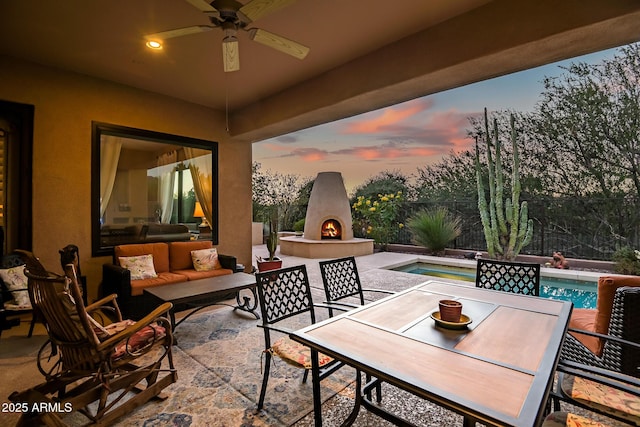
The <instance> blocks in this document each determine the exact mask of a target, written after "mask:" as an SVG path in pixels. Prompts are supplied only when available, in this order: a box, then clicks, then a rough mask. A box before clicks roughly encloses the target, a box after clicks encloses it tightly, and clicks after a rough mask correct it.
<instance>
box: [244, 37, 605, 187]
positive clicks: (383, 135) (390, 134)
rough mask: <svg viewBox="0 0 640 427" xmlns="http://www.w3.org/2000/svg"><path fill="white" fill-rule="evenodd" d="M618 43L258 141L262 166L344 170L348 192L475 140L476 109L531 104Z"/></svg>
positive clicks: (305, 171)
mask: <svg viewBox="0 0 640 427" xmlns="http://www.w3.org/2000/svg"><path fill="white" fill-rule="evenodd" d="M616 52H617V50H616V49H610V50H606V51H602V52H598V53H594V54H590V55H586V56H582V57H578V58H574V59H572V60H567V61H562V62H557V63H554V64H550V65H546V66H543V67H538V68H535V69H531V70H527V71H522V72H519V73H514V74H510V75H507V76H503V77H498V78H495V79H491V80H487V81H484V82H480V83H475V84H472V85H468V86H464V87H461V88H457V89H452V90H448V91H446V92H440V93H438V94H435V95H429V96H426V97H423V98H417V99H415V100H412V101H407V102H404V103H402V104H398V105H395V106H393V107H387V108H383V109H380V110H376V111H371V112H368V113H365V114H361V115H359V116H355V117H351V118H348V119H343V120H339V121H336V122H332V123H328V124H324V125H320V126H316V127H313V128H309V129H305V130H301V131H298V132H294V133H290V134H287V135H283V136H280V137H277V138H271V139H268V140H265V141H262V142H259V143H255V144H253V160H254V161H256V162H258V163H260V164H261V165H262V170H263V171H266V170H270V171H272V172H278V173H282V174H296V175H300V176H302V177H310V178H314V177H315V176H316V175H317V173H318V172H325V171H338V172H341V173H342V177H343V179H344V181H345V186H346V188H347V192H349V193H351V192H352V191H353V190H354V189H355V187H357V186H358V185H360V184H362V183H363V182H364V181H366V180H367V179H368V178H369V177H371V176H374V175H376V174H378V173H379V172H382V171H385V170H389V171H401V172H402V173H403V174H405V175H407V176H410V175H412V174H414V173H415V172H416V170H417V168H418V167H422V166H425V165H428V164H432V163H436V162H437V161H438V160H439V159H440V158H441V157H442V156H443V155H445V154H448V153H450V152H451V151H452V150H453V151H458V150H464V149H467V148H470V146H471V144H472V143H473V141H472V140H470V139H468V138H466V133H467V129H468V128H469V120H468V117H470V116H474V115H478V114H481V112H482V111H483V109H484V108H485V107H486V108H487V109H488V110H489V111H496V110H516V111H531V110H532V109H533V107H534V105H535V103H536V102H537V101H538V99H539V96H540V93H542V91H543V85H542V80H543V78H544V77H545V76H549V77H552V76H559V75H561V74H564V72H565V71H564V70H563V69H561V68H560V66H562V65H565V66H566V65H569V64H570V63H572V62H586V63H600V62H601V61H602V60H603V59H604V58H612V57H613V56H614V54H615V53H616Z"/></svg>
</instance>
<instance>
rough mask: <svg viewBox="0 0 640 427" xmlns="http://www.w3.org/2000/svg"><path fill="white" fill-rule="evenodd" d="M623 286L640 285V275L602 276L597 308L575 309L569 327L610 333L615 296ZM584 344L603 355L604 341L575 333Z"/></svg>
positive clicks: (599, 283)
mask: <svg viewBox="0 0 640 427" xmlns="http://www.w3.org/2000/svg"><path fill="white" fill-rule="evenodd" d="M623 286H633V287H635V286H640V277H638V276H602V277H600V278H599V279H598V299H597V300H596V308H595V310H593V309H574V310H573V313H572V314H571V319H570V320H569V327H570V328H575V329H582V330H587V331H591V332H597V333H599V334H608V333H609V322H610V321H611V311H612V309H613V297H614V296H615V294H616V289H618V288H621V287H623ZM573 335H574V336H575V337H576V339H578V340H579V341H580V342H581V343H582V344H584V345H585V347H587V348H588V349H589V350H591V352H593V353H594V354H595V355H597V356H601V355H602V351H603V350H604V341H603V340H601V339H599V338H595V337H589V336H586V335H580V334H573Z"/></svg>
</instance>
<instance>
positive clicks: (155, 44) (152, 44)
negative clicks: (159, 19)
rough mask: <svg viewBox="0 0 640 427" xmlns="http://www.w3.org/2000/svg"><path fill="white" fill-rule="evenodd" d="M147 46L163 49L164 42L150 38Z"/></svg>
mask: <svg viewBox="0 0 640 427" xmlns="http://www.w3.org/2000/svg"><path fill="white" fill-rule="evenodd" d="M147 47H148V48H150V49H162V43H160V42H159V41H157V40H149V41H148V42H147Z"/></svg>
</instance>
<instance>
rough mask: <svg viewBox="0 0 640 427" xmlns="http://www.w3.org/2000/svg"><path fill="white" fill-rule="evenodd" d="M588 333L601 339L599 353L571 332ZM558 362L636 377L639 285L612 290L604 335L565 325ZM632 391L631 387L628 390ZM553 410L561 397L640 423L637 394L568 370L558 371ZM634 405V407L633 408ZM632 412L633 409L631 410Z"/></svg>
mask: <svg viewBox="0 0 640 427" xmlns="http://www.w3.org/2000/svg"><path fill="white" fill-rule="evenodd" d="M577 333H579V334H580V335H588V336H591V337H594V338H596V339H598V340H600V341H602V342H603V345H602V353H601V354H597V353H593V352H592V351H591V349H589V348H588V347H587V346H586V345H585V344H583V342H582V341H581V340H579V339H578V338H577V337H576V336H575V334H577ZM560 364H561V365H565V366H569V367H571V366H574V365H575V364H579V365H585V366H588V367H590V369H592V370H593V371H594V372H595V373H596V374H602V375H605V376H606V375H609V374H608V373H609V372H612V373H616V374H620V375H619V376H618V377H619V378H618V379H619V380H620V378H622V380H621V381H623V382H629V381H631V380H629V378H633V379H635V381H636V387H637V384H638V379H639V378H640V287H621V288H618V289H616V291H615V296H614V300H613V308H612V311H611V320H610V322H609V331H608V334H600V333H597V332H593V331H585V330H577V329H572V328H569V333H567V335H566V337H565V341H564V344H563V346H562V351H561V355H560ZM632 391H633V390H632ZM553 397H554V409H555V410H557V409H558V408H559V400H565V401H568V402H570V403H571V404H574V405H576V406H580V407H583V408H586V409H589V410H590V411H593V412H597V413H601V414H604V415H607V416H609V417H612V418H615V419H617V420H619V421H622V422H626V423H629V424H632V425H637V426H640V414H639V413H638V409H637V408H640V397H638V389H637V388H636V390H635V395H634V393H630V392H629V390H625V389H623V390H619V389H617V388H616V387H615V386H612V385H611V384H602V383H600V382H599V381H598V379H597V378H596V379H594V378H587V379H584V378H581V376H580V375H577V374H575V375H574V373H572V372H571V371H568V372H562V370H561V371H560V372H559V374H558V381H557V386H556V389H555V391H554V393H553ZM634 408H635V409H634ZM634 411H635V412H634Z"/></svg>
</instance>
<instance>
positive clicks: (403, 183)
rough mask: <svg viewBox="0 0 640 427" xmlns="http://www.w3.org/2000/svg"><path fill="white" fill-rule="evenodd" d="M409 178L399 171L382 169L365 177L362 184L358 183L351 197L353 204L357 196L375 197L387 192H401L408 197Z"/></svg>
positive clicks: (409, 189)
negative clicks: (367, 177)
mask: <svg viewBox="0 0 640 427" xmlns="http://www.w3.org/2000/svg"><path fill="white" fill-rule="evenodd" d="M408 182H409V179H408V178H407V177H406V176H405V175H403V174H402V172H400V171H388V170H386V171H382V172H380V173H378V174H377V175H374V176H372V177H370V178H369V179H367V180H366V181H365V182H364V183H363V184H361V185H359V186H358V187H357V188H356V189H355V192H354V195H353V197H352V198H351V204H353V203H354V202H355V201H356V200H357V199H358V197H359V196H362V197H365V198H371V197H377V196H378V194H389V193H393V194H395V193H397V192H398V191H400V192H402V194H404V196H405V197H408V195H409V193H410V191H411V187H410V186H409V184H408Z"/></svg>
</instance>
